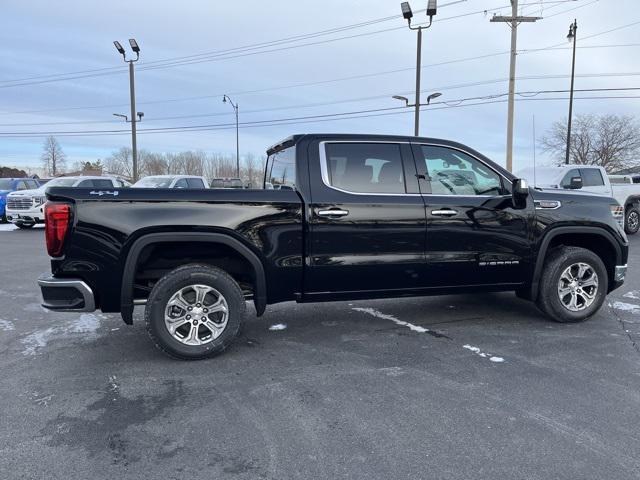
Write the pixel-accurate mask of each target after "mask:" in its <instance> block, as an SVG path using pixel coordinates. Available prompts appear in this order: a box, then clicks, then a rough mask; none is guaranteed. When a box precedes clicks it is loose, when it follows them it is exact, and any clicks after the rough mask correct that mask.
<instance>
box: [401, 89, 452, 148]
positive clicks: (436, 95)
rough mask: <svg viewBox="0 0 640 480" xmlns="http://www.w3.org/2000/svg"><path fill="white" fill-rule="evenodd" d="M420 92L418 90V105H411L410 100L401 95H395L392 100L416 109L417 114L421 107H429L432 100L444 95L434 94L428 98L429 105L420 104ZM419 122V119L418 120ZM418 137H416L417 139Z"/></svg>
mask: <svg viewBox="0 0 640 480" xmlns="http://www.w3.org/2000/svg"><path fill="white" fill-rule="evenodd" d="M419 94H420V90H418V101H416V103H409V99H408V98H407V97H403V96H401V95H394V96H393V97H391V98H395V99H396V100H401V101H403V102H404V104H405V106H407V107H415V108H416V112H418V110H419V108H420V107H423V106H425V105H429V104H430V103H431V100H433V99H434V98H438V97H439V96H441V95H442V93H440V92H433V93H432V94H430V95H428V96H427V103H420V101H419V100H420V95H419ZM416 121H417V119H416ZM417 136H418V135H416V137H417Z"/></svg>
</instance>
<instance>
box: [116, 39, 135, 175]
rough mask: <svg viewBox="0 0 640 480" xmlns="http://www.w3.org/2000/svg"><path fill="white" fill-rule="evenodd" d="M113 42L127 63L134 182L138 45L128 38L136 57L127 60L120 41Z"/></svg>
mask: <svg viewBox="0 0 640 480" xmlns="http://www.w3.org/2000/svg"><path fill="white" fill-rule="evenodd" d="M113 44H114V45H115V47H116V50H118V53H120V55H122V58H123V60H124V61H125V62H127V63H128V64H129V95H130V99H131V157H132V162H133V165H132V170H133V172H132V179H133V182H134V183H135V182H137V181H138V142H137V138H136V123H137V122H139V121H141V120H142V115H140V114H138V117H139V120H136V85H135V75H134V69H133V64H134V63H135V62H137V61H138V59H139V58H140V47H139V46H138V42H136V40H135V39H134V38H130V39H129V45H130V46H131V50H133V52H134V53H135V54H136V58H135V59H130V60H127V54H126V52H125V50H124V48H122V45H120V42H118V41H116V42H113ZM118 116H122V115H118ZM125 119H126V117H125ZM127 121H129V120H127Z"/></svg>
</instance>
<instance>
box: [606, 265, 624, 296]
mask: <svg viewBox="0 0 640 480" xmlns="http://www.w3.org/2000/svg"><path fill="white" fill-rule="evenodd" d="M626 276H627V266H626V265H616V268H615V270H614V272H613V285H611V286H610V288H609V291H613V290H615V289H616V288H619V287H621V286H622V284H623V283H624V279H625V277H626Z"/></svg>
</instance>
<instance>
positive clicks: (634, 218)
mask: <svg viewBox="0 0 640 480" xmlns="http://www.w3.org/2000/svg"><path fill="white" fill-rule="evenodd" d="M638 229H640V211H639V210H638V209H637V208H636V207H629V208H628V209H627V213H626V214H625V216H624V231H625V232H626V233H627V234H629V235H633V234H635V233H637V232H638Z"/></svg>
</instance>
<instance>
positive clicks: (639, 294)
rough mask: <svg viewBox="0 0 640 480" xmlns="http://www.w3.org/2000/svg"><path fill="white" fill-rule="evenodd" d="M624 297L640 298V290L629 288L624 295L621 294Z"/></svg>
mask: <svg viewBox="0 0 640 480" xmlns="http://www.w3.org/2000/svg"><path fill="white" fill-rule="evenodd" d="M622 296H623V297H624V298H633V299H634V300H640V291H638V290H631V291H630V292H627V293H625V294H624V295H622Z"/></svg>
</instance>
